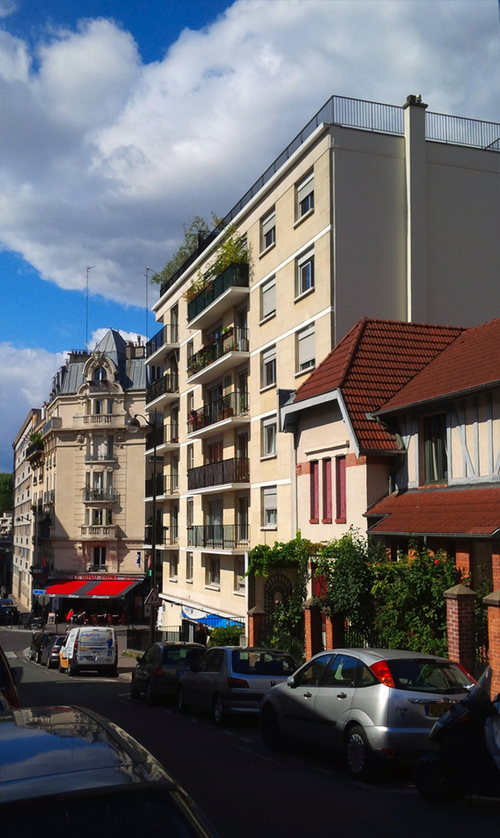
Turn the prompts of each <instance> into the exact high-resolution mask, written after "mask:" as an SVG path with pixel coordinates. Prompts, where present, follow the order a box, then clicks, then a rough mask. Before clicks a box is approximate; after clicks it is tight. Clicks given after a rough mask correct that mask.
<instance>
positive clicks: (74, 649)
mask: <svg viewBox="0 0 500 838" xmlns="http://www.w3.org/2000/svg"><path fill="white" fill-rule="evenodd" d="M91 669H94V670H97V671H98V672H99V673H101V674H103V675H110V676H111V677H114V678H116V676H117V675H118V641H117V639H116V633H115V630H114V628H113V627H112V626H110V627H108V628H100V627H99V626H75V627H74V628H72V629H70V630H69V631H68V633H67V634H66V638H65V640H64V643H63V644H62V646H61V648H60V651H59V672H67V673H68V675H76V674H77V672H81V671H82V670H85V671H87V670H91Z"/></svg>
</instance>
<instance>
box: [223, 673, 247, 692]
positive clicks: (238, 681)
mask: <svg viewBox="0 0 500 838" xmlns="http://www.w3.org/2000/svg"><path fill="white" fill-rule="evenodd" d="M227 685H228V687H246V689H248V681H245V679H244V678H232V677H231V676H229V678H228V679H227Z"/></svg>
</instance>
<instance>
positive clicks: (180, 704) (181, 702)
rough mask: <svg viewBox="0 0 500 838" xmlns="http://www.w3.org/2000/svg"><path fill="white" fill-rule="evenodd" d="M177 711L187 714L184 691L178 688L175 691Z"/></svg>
mask: <svg viewBox="0 0 500 838" xmlns="http://www.w3.org/2000/svg"><path fill="white" fill-rule="evenodd" d="M177 710H178V712H179V713H182V714H184V713H187V710H188V706H187V704H186V697H185V695H184V690H183V689H182V687H179V689H178V690H177Z"/></svg>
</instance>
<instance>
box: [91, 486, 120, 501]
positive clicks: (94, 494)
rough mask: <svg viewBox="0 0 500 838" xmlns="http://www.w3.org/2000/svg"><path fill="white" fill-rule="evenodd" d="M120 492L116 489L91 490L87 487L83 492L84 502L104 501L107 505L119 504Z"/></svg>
mask: <svg viewBox="0 0 500 838" xmlns="http://www.w3.org/2000/svg"><path fill="white" fill-rule="evenodd" d="M118 499H119V496H118V492H115V490H114V489H91V488H90V486H86V487H85V489H83V492H82V500H84V501H102V502H105V503H118Z"/></svg>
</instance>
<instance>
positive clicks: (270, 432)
mask: <svg viewBox="0 0 500 838" xmlns="http://www.w3.org/2000/svg"><path fill="white" fill-rule="evenodd" d="M275 454H276V417H275V416H273V417H272V418H271V419H263V421H262V456H263V457H273V456H274V455H275Z"/></svg>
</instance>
